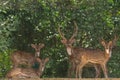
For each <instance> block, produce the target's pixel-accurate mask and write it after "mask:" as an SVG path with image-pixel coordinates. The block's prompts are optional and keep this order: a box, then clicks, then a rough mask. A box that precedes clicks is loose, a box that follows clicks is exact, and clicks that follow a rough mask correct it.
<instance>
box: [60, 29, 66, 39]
mask: <svg viewBox="0 0 120 80" xmlns="http://www.w3.org/2000/svg"><path fill="white" fill-rule="evenodd" d="M58 32H59V34H60V36H61V37H62V38H63V39H64V40H66V38H65V37H64V35H63V33H62V32H61V31H60V27H58Z"/></svg>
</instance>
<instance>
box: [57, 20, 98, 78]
mask: <svg viewBox="0 0 120 80" xmlns="http://www.w3.org/2000/svg"><path fill="white" fill-rule="evenodd" d="M74 25H75V29H74V33H73V35H72V36H71V38H70V39H67V38H65V36H64V35H63V33H62V32H61V30H60V25H59V27H58V32H59V34H60V36H61V38H62V40H61V42H62V43H63V44H64V45H65V47H66V51H67V53H68V57H69V64H70V65H71V66H70V67H69V68H68V77H70V76H71V75H72V73H75V72H76V67H77V65H78V64H79V63H80V62H81V58H80V57H81V55H82V53H81V52H82V51H84V50H85V49H84V48H81V47H74V46H72V44H73V43H74V42H75V37H76V36H77V32H78V26H77V23H76V22H75V21H74ZM94 67H95V70H96V77H99V75H100V68H99V65H97V64H94ZM80 75H81V73H80Z"/></svg>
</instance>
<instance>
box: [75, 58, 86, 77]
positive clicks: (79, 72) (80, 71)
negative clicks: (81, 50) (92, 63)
mask: <svg viewBox="0 0 120 80" xmlns="http://www.w3.org/2000/svg"><path fill="white" fill-rule="evenodd" d="M86 63H87V62H84V60H83V61H81V62H80V64H79V65H77V69H76V78H77V77H79V78H81V76H82V68H83V67H84V65H85V64H86Z"/></svg>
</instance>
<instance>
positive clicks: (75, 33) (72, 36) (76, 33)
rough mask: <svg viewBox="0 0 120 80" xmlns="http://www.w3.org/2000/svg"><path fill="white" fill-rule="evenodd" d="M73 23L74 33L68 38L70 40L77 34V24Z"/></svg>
mask: <svg viewBox="0 0 120 80" xmlns="http://www.w3.org/2000/svg"><path fill="white" fill-rule="evenodd" d="M73 22H74V25H75V29H74V31H75V32H74V33H73V35H72V37H71V38H70V40H72V39H73V38H74V37H75V36H76V35H77V32H78V26H77V23H76V22H75V21H73Z"/></svg>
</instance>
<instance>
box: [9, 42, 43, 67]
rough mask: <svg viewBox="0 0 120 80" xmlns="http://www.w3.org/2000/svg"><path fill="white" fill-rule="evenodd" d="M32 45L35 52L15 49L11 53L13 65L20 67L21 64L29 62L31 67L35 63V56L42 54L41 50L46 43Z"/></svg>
mask: <svg viewBox="0 0 120 80" xmlns="http://www.w3.org/2000/svg"><path fill="white" fill-rule="evenodd" d="M31 46H32V48H34V49H35V54H32V53H28V52H24V51H15V52H13V53H12V54H11V61H12V63H13V67H19V66H20V65H21V64H25V65H26V64H27V65H28V67H31V66H32V65H33V64H34V62H35V58H36V57H39V56H40V50H41V48H43V47H44V44H42V43H39V44H38V45H37V44H31Z"/></svg>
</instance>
